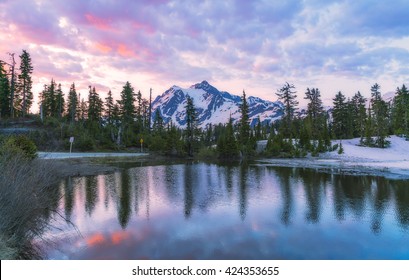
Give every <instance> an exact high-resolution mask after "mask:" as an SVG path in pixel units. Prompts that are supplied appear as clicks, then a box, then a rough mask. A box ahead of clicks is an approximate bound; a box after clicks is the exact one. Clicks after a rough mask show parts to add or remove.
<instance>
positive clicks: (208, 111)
mask: <svg viewBox="0 0 409 280" xmlns="http://www.w3.org/2000/svg"><path fill="white" fill-rule="evenodd" d="M187 96H190V97H191V98H192V99H193V103H194V105H195V107H196V111H197V113H198V122H199V126H200V127H206V126H207V125H209V124H212V125H216V124H219V123H222V124H224V123H227V122H228V120H229V118H230V117H231V118H232V119H233V122H234V123H235V122H237V121H238V120H239V119H240V117H241V113H240V107H239V106H240V104H241V97H240V96H238V95H234V94H231V93H229V92H227V91H219V90H218V89H217V88H216V87H214V86H212V85H211V84H209V83H208V82H207V81H206V80H204V81H202V82H200V83H196V84H194V85H192V86H190V87H189V88H181V87H179V86H176V85H173V86H172V87H170V88H169V89H168V90H166V91H165V92H164V93H163V94H162V95H159V96H157V97H156V98H155V100H154V101H153V103H152V115H153V116H154V115H155V114H154V112H156V110H158V109H159V111H160V114H161V116H162V118H163V120H164V122H165V123H168V122H170V121H172V122H173V123H174V124H176V125H177V126H179V127H182V128H183V127H184V126H185V125H186V115H185V106H186V99H187ZM247 103H248V104H249V117H250V125H252V126H254V125H256V124H257V122H258V118H260V121H261V122H262V123H271V122H272V121H274V120H276V119H279V118H281V116H282V115H283V104H282V103H281V102H280V101H276V102H273V101H267V100H263V99H261V98H259V97H254V96H248V97H247Z"/></svg>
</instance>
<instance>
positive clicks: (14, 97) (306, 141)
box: [0, 50, 409, 158]
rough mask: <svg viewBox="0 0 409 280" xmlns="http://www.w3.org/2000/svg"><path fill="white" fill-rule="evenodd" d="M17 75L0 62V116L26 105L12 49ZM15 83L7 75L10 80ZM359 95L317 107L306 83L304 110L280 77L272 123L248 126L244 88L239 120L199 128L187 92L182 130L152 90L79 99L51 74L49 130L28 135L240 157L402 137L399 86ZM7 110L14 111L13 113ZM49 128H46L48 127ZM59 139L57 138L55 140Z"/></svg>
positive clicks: (96, 145)
mask: <svg viewBox="0 0 409 280" xmlns="http://www.w3.org/2000/svg"><path fill="white" fill-rule="evenodd" d="M20 58H21V65H20V68H19V73H18V74H15V73H14V70H13V73H10V72H11V71H9V72H7V71H6V68H7V67H6V66H7V65H6V64H5V63H2V64H0V108H1V111H0V112H1V115H0V117H1V118H7V117H9V118H13V117H19V116H22V117H24V116H26V115H28V113H29V111H30V108H31V107H32V100H33V93H32V77H31V76H32V72H33V66H32V64H31V58H30V55H29V53H28V52H27V51H25V50H23V52H22V54H21V55H20ZM12 65H13V64H9V68H11V66H12ZM13 79H14V80H15V81H14V80H13ZM370 91H371V97H370V99H369V100H367V99H366V98H365V97H364V96H363V95H362V94H361V93H360V92H357V93H355V94H354V96H353V97H352V98H346V96H345V95H344V94H343V93H342V92H338V93H337V94H336V95H335V96H334V98H333V107H332V109H330V110H325V109H324V106H323V103H322V99H321V93H320V90H319V89H318V88H307V89H306V91H305V93H304V99H306V100H307V108H306V110H300V109H299V108H298V105H299V102H298V101H297V91H296V89H295V86H294V85H293V84H289V83H285V84H284V85H283V86H282V87H281V88H280V89H279V90H278V91H277V92H276V96H277V97H278V99H279V100H280V101H281V103H282V109H283V116H282V118H281V119H280V120H278V121H276V122H274V123H271V124H270V123H265V122H261V121H260V119H259V120H258V121H257V122H256V125H254V126H253V127H251V126H250V117H249V105H248V103H247V97H246V93H245V91H243V94H242V96H241V103H240V112H241V116H240V119H239V120H233V119H232V118H230V119H229V121H228V123H226V124H217V125H211V124H209V125H207V126H206V127H204V128H200V126H199V123H198V114H197V110H196V108H195V105H194V100H193V98H191V97H189V96H188V97H187V100H186V104H185V122H186V125H185V128H184V129H181V128H180V127H178V126H176V125H175V124H174V123H172V122H168V123H165V122H164V119H163V117H162V112H161V111H160V110H159V109H158V110H156V111H155V112H152V90H151V91H150V94H149V100H148V99H146V98H143V97H142V93H141V92H140V91H136V90H135V89H134V87H133V86H132V84H131V83H130V82H126V83H125V85H124V86H123V88H122V91H121V92H120V98H119V99H118V100H114V97H113V93H112V92H111V91H108V92H107V93H106V98H104V99H102V98H101V96H100V93H99V92H98V91H97V89H96V88H95V87H92V86H89V90H88V96H87V98H85V97H84V96H83V97H81V94H79V93H78V92H77V90H76V86H75V83H72V84H71V86H70V89H69V91H68V94H67V95H65V94H64V92H63V91H62V89H61V84H58V83H57V82H56V81H55V80H54V79H52V80H51V81H50V83H49V84H47V85H44V89H43V90H42V92H41V93H40V95H39V99H40V113H39V117H40V118H41V120H42V124H43V125H45V126H48V127H50V128H52V129H50V130H48V132H47V133H51V132H53V134H52V135H51V136H50V135H47V136H44V135H43V136H42V135H39V134H40V133H39V132H37V134H36V135H34V136H33V138H34V140H35V141H36V143H37V144H38V145H39V146H40V147H41V146H42V145H43V146H47V147H50V143H49V142H50V141H51V140H53V141H54V142H57V143H60V147H56V148H61V145H62V146H63V148H66V147H67V145H68V144H67V139H68V138H69V137H71V136H75V139H76V140H75V145H74V147H76V148H77V149H80V150H95V149H97V150H104V149H107V150H111V149H122V148H132V147H133V148H142V145H143V146H144V147H145V148H148V149H149V150H150V151H157V152H160V153H163V154H166V155H179V156H190V157H192V156H196V155H200V156H202V157H219V158H240V157H243V156H244V157H246V156H253V155H255V154H256V143H257V141H258V140H268V141H267V147H266V150H265V151H264V152H263V153H264V155H266V156H274V157H303V156H305V155H307V154H308V153H311V154H312V155H318V154H319V153H322V152H326V151H332V150H334V149H339V151H340V152H342V143H340V145H332V144H331V140H333V139H340V140H341V139H350V138H356V137H359V138H360V144H361V145H364V146H371V147H381V148H385V147H387V146H388V144H389V142H388V140H387V137H388V135H391V134H396V135H402V136H405V137H406V138H409V121H408V118H409V92H408V89H407V88H406V86H405V85H402V87H400V88H399V87H398V88H397V89H396V93H395V96H394V98H393V100H391V101H385V100H383V98H382V95H381V91H380V86H379V85H378V84H374V85H373V86H372V87H371V89H370ZM13 112H14V113H13ZM50 131H51V132H50ZM61 143H62V144H61Z"/></svg>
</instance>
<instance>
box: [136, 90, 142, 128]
mask: <svg viewBox="0 0 409 280" xmlns="http://www.w3.org/2000/svg"><path fill="white" fill-rule="evenodd" d="M136 103H137V104H138V105H137V106H136V121H137V124H138V130H142V126H143V124H142V120H143V98H142V93H141V91H140V90H138V93H137V94H136Z"/></svg>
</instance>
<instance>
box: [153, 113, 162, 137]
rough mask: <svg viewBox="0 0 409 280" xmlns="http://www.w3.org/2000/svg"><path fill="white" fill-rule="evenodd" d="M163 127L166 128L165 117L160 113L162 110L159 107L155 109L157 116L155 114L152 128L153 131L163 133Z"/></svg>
mask: <svg viewBox="0 0 409 280" xmlns="http://www.w3.org/2000/svg"><path fill="white" fill-rule="evenodd" d="M163 128H164V125H163V118H162V116H161V114H160V111H159V108H158V109H156V111H155V116H154V119H153V127H152V129H153V132H154V133H155V134H161V133H162V132H163Z"/></svg>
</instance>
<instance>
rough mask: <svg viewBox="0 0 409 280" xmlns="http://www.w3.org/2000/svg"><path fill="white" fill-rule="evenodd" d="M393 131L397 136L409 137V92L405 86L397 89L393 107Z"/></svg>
mask: <svg viewBox="0 0 409 280" xmlns="http://www.w3.org/2000/svg"><path fill="white" fill-rule="evenodd" d="M392 117H393V123H392V126H393V130H394V133H395V134H397V135H405V136H406V138H408V137H409V91H408V89H407V88H406V86H405V85H402V88H399V87H398V88H397V89H396V93H395V97H394V98H393V107H392Z"/></svg>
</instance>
